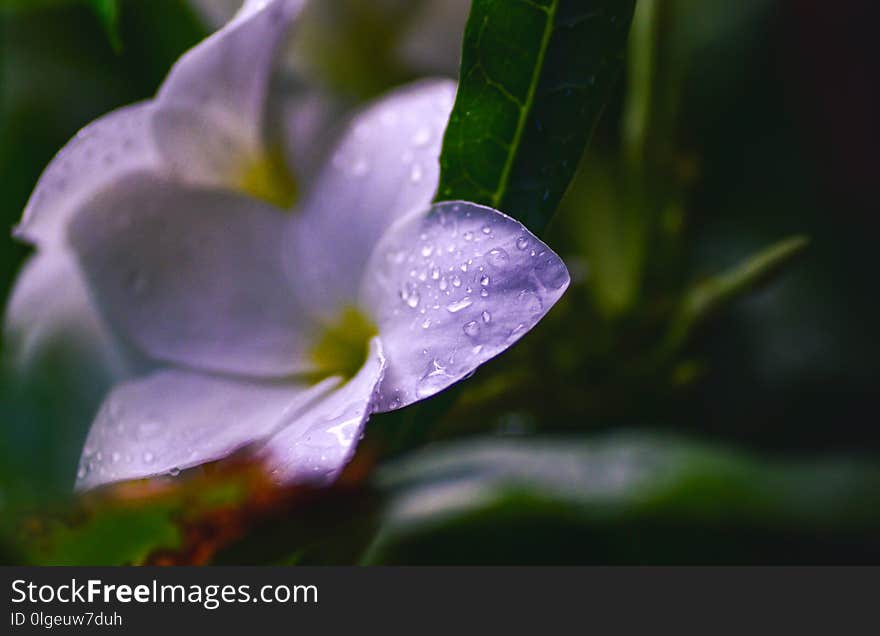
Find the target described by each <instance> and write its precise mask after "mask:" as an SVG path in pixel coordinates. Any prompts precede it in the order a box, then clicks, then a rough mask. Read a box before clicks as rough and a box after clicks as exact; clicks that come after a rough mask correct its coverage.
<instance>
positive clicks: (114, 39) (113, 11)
mask: <svg viewBox="0 0 880 636" xmlns="http://www.w3.org/2000/svg"><path fill="white" fill-rule="evenodd" d="M89 4H90V5H91V6H92V9H94V11H95V13H97V14H98V18H100V20H101V24H103V25H104V30H105V31H106V32H107V37H108V38H109V39H110V44H111V45H112V46H113V50H114V51H116V52H119V51H121V50H122V40H121V38H120V37H119V0H89Z"/></svg>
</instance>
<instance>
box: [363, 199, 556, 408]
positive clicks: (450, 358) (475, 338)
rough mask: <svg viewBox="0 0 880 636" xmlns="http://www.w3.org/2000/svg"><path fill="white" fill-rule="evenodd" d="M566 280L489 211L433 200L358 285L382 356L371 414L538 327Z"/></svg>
mask: <svg viewBox="0 0 880 636" xmlns="http://www.w3.org/2000/svg"><path fill="white" fill-rule="evenodd" d="M486 228H488V232H487V231H485V230H486ZM523 238H525V239H527V242H526V244H525V247H526V248H528V249H524V248H523V247H522V246H523V245H524V242H523V241H522V240H521V239H523ZM426 246H429V247H431V248H432V249H430V250H427V249H424V248H425V247H426ZM435 271H437V272H439V274H440V277H439V279H435V277H434V275H433V273H434V272H435ZM568 283H569V277H568V270H567V269H566V267H565V264H564V263H563V262H562V260H561V259H560V258H559V257H558V256H557V255H556V254H555V253H553V251H552V250H550V248H549V247H547V246H546V245H544V244H543V243H542V242H541V241H540V240H539V239H538V238H536V237H535V236H533V235H532V234H531V233H529V231H528V230H527V229H525V228H524V227H523V226H522V224H520V223H519V222H517V221H515V220H514V219H511V218H510V217H508V216H506V215H504V214H502V213H500V212H497V211H495V210H493V209H491V208H487V207H484V206H480V205H476V204H473V203H465V202H448V203H438V204H435V205H434V206H433V207H432V208H431V210H430V212H429V213H428V214H425V213H424V212H422V213H419V214H415V215H412V216H409V217H407V218H405V219H402V220H401V221H399V222H398V223H396V224H395V225H394V226H392V227H391V228H390V229H389V230H388V232H387V233H386V234H385V236H384V237H383V238H382V240H381V241H380V242H379V243H378V244H377V246H376V249H375V251H374V252H373V255H372V257H371V259H370V262H369V265H368V267H367V269H366V272H365V274H364V280H363V286H362V288H361V303H362V306H363V307H364V308H366V309H367V310H369V312H370V313H371V314H372V317H373V319H374V320H375V322H376V324H377V325H378V326H379V337H380V338H381V339H382V344H383V346H384V349H385V356H386V357H387V359H388V369H387V371H386V373H385V379H384V380H383V381H382V385H381V387H380V397H379V399H378V404H377V410H381V411H387V410H393V409H395V408H400V407H402V406H406V405H407V404H410V403H412V402H415V401H417V400H420V399H423V398H427V397H430V396H431V395H434V394H435V393H437V392H439V391H441V390H443V389H445V388H446V387H448V386H449V385H451V384H453V383H454V382H457V381H458V380H460V379H462V378H463V377H465V376H466V375H468V374H469V373H471V372H473V371H474V369H476V368H477V367H478V366H479V365H481V364H482V363H484V362H486V361H487V360H489V359H490V358H493V357H495V356H496V355H498V354H499V353H501V352H502V351H504V350H505V349H507V348H508V347H509V346H511V345H512V344H513V343H514V342H516V341H517V340H518V339H519V338H521V337H522V336H523V334H525V333H526V332H527V331H528V330H529V329H531V328H532V327H534V326H535V325H536V324H537V323H538V321H539V320H540V319H541V318H542V317H543V316H544V315H545V314H546V313H547V312H548V311H549V310H550V308H551V307H552V306H553V304H554V303H555V302H556V301H557V300H559V298H560V297H561V296H562V294H563V292H564V291H565V289H566V288H567V287H568ZM414 297H415V298H417V299H418V301H417V302H416V303H412V302H409V301H410V299H412V298H414Z"/></svg>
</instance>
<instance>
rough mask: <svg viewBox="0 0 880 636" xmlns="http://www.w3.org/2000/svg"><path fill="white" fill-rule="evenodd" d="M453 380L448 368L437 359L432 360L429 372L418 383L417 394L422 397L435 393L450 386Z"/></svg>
mask: <svg viewBox="0 0 880 636" xmlns="http://www.w3.org/2000/svg"><path fill="white" fill-rule="evenodd" d="M451 380H452V377H451V376H450V375H449V374H447V373H446V368H445V367H444V366H443V365H441V364H440V363H439V362H438V361H437V360H432V361H431V364H430V365H429V367H428V370H427V372H426V373H425V375H423V376H422V378H421V379H420V380H419V381H418V384H417V385H416V395H417V396H418V397H420V398H425V397H428V396H430V395H434V394H435V393H437V392H438V391H441V390H443V389H445V388H446V387H447V386H449V384H450V382H451Z"/></svg>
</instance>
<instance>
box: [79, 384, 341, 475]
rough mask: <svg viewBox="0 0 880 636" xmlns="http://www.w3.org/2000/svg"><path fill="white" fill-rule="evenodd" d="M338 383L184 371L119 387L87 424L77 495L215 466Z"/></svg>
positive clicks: (266, 433)
mask: <svg viewBox="0 0 880 636" xmlns="http://www.w3.org/2000/svg"><path fill="white" fill-rule="evenodd" d="M337 383H338V379H335V378H331V379H328V380H325V381H324V382H322V383H320V384H317V385H314V386H312V387H308V386H307V385H303V384H296V383H292V382H275V383H270V382H246V381H239V380H234V379H228V378H222V377H218V376H211V375H207V374H201V373H194V372H189V371H183V370H165V371H157V372H155V373H152V374H150V375H147V376H144V377H141V378H138V379H137V380H132V381H129V382H124V383H122V384H119V385H118V386H116V388H114V389H113V391H112V392H111V393H110V395H109V396H108V397H107V399H106V400H105V401H104V403H103V405H102V406H101V409H100V411H99V412H98V415H97V416H96V417H95V421H94V422H93V423H92V427H91V430H90V431H89V434H88V437H87V439H86V443H85V446H84V448H83V452H82V456H81V459H80V465H79V470H78V472H77V480H76V488H77V490H86V489H90V488H95V487H96V486H101V485H104V484H107V483H112V482H116V481H124V480H128V479H141V478H144V477H151V476H155V475H163V474H171V475H174V474H176V473H177V472H178V471H180V470H182V469H185V468H190V467H192V466H196V465H199V464H203V463H206V462H210V461H215V460H218V459H222V458H224V457H227V456H228V455H230V454H232V453H234V452H235V451H237V450H240V449H242V448H244V447H246V446H249V445H253V444H258V443H260V442H261V441H263V440H264V439H266V438H267V437H268V436H270V435H272V434H273V433H274V431H275V430H277V429H278V428H280V427H282V426H284V425H285V424H286V423H287V422H288V421H290V420H291V419H294V418H296V416H297V415H298V414H299V413H301V412H302V411H303V410H304V409H305V408H307V407H308V406H309V404H311V402H312V401H314V400H316V399H318V398H320V397H322V396H323V395H325V394H326V393H327V392H328V391H331V390H332V388H333V387H334V386H335V385H336V384H337Z"/></svg>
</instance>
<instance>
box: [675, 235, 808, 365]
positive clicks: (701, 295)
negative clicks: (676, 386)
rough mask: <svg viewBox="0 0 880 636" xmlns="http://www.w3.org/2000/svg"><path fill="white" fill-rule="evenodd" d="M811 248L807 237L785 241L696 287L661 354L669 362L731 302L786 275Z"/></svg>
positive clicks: (679, 312) (680, 310)
mask: <svg viewBox="0 0 880 636" xmlns="http://www.w3.org/2000/svg"><path fill="white" fill-rule="evenodd" d="M808 245H809V239H807V237H805V236H793V237H790V238H787V239H784V240H782V241H780V242H778V243H776V244H774V245H771V246H770V247H767V248H765V249H763V250H761V251H760V252H758V253H757V254H754V255H753V256H751V257H749V258H747V259H746V260H745V261H743V262H742V263H740V264H738V265H737V266H736V267H734V268H733V269H731V270H729V271H727V272H725V273H723V274H719V275H717V276H714V277H712V278H709V279H708V280H705V281H703V282H701V283H698V284H696V285H694V286H693V287H692V288H691V289H690V290H689V291H688V292H687V293H686V294H685V295H684V297H683V298H682V300H681V303H680V305H679V308H678V310H677V313H676V314H675V316H674V317H673V319H672V322H671V323H670V327H669V330H668V332H667V336H666V339H665V341H664V343H663V345H662V347H661V352H660V354H658V355H659V356H660V357H661V358H663V359H666V358H667V357H668V356H669V355H671V354H673V353H674V352H675V351H677V350H678V349H679V348H680V347H681V346H682V345H684V344H685V343H686V342H687V340H688V338H689V337H690V336H691V334H692V333H693V332H694V331H695V330H696V328H697V327H698V326H699V325H700V324H701V323H702V322H704V321H705V320H706V319H707V318H708V317H710V316H711V315H713V314H714V313H716V312H717V311H719V310H720V309H721V308H723V307H724V306H726V305H727V304H729V303H730V302H731V301H733V300H735V299H737V298H739V297H740V296H743V295H745V294H747V293H749V292H750V291H752V290H754V289H755V288H757V287H759V286H760V285H762V284H766V283H767V282H768V281H770V280H771V279H772V278H773V277H775V276H776V275H778V274H779V273H780V272H782V271H783V270H784V269H785V267H786V266H788V265H789V264H790V263H791V262H792V261H793V260H794V259H795V257H797V256H798V255H799V254H800V253H801V252H803V251H804V249H806V247H807V246H808Z"/></svg>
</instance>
